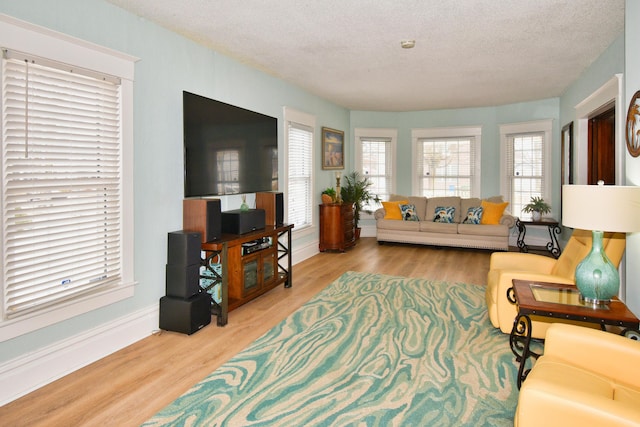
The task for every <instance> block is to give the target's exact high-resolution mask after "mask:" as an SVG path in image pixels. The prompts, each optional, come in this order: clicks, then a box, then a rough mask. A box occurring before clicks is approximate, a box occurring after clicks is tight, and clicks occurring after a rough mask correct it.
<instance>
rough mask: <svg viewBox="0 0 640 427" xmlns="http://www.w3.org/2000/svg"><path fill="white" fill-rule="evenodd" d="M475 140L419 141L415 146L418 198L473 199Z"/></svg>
mask: <svg viewBox="0 0 640 427" xmlns="http://www.w3.org/2000/svg"><path fill="white" fill-rule="evenodd" d="M475 146H476V143H475V138H474V137H452V138H421V139H419V140H418V142H417V144H416V156H415V162H416V164H415V170H416V173H417V178H418V179H417V184H418V194H421V195H423V196H427V197H438V196H460V197H472V195H474V193H475V192H474V188H473V185H474V181H475V178H476V174H478V173H479V171H477V170H476V158H475V157H476V150H475Z"/></svg>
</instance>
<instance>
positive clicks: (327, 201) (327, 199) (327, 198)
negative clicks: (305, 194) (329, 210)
mask: <svg viewBox="0 0 640 427" xmlns="http://www.w3.org/2000/svg"><path fill="white" fill-rule="evenodd" d="M322 203H324V204H325V205H328V204H330V203H333V198H332V197H331V196H330V195H328V194H323V195H322Z"/></svg>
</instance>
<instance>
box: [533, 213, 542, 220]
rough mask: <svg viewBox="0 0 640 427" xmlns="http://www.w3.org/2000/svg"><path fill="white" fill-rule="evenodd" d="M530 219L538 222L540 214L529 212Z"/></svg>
mask: <svg viewBox="0 0 640 427" xmlns="http://www.w3.org/2000/svg"><path fill="white" fill-rule="evenodd" d="M531 219H532V220H533V221H535V222H538V221H540V220H541V219H542V214H541V213H540V212H538V211H533V212H531Z"/></svg>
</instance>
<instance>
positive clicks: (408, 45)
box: [400, 40, 416, 49]
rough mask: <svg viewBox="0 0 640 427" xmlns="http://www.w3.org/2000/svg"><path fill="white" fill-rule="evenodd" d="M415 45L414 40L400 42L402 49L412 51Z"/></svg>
mask: <svg viewBox="0 0 640 427" xmlns="http://www.w3.org/2000/svg"><path fill="white" fill-rule="evenodd" d="M415 45H416V41H415V40H402V41H401V42H400V46H401V47H402V48H403V49H413V47H414V46H415Z"/></svg>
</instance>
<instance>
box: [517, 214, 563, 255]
mask: <svg viewBox="0 0 640 427" xmlns="http://www.w3.org/2000/svg"><path fill="white" fill-rule="evenodd" d="M527 225H528V226H532V227H535V226H543V227H547V230H548V231H549V243H547V245H546V246H529V245H527V244H526V243H525V241H524V238H525V236H526V235H527ZM516 227H518V248H520V252H529V251H530V250H535V251H545V250H546V251H547V252H549V253H550V254H551V255H553V257H554V258H558V257H559V256H560V254H561V253H562V249H561V248H560V243H559V242H558V235H559V234H560V233H562V228H560V223H558V221H556V220H555V219H553V218H544V219H541V220H540V221H522V220H521V219H520V218H516Z"/></svg>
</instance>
